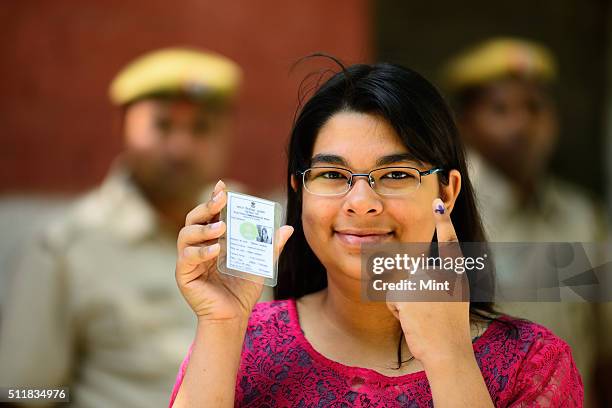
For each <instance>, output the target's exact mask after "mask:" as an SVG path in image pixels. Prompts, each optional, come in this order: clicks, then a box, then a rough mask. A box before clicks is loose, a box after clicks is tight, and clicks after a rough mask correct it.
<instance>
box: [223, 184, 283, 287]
mask: <svg viewBox="0 0 612 408" xmlns="http://www.w3.org/2000/svg"><path fill="white" fill-rule="evenodd" d="M282 211H283V209H282V206H281V205H280V204H279V203H277V202H275V201H269V200H264V199H262V198H258V197H253V196H250V195H246V194H240V193H235V192H232V191H228V192H227V205H226V206H225V208H223V210H222V211H221V215H220V219H221V220H222V221H225V224H226V226H227V230H226V232H225V234H223V235H222V236H221V237H220V238H219V245H220V246H221V252H220V253H219V258H218V259H217V268H218V269H219V271H220V272H222V273H225V274H228V275H233V276H237V277H239V278H243V279H248V280H251V281H254V282H259V283H263V284H264V285H267V286H276V278H277V275H278V253H277V249H276V247H277V245H276V241H277V240H278V229H279V228H280V225H281V221H282Z"/></svg>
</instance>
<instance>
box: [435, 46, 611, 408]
mask: <svg viewBox="0 0 612 408" xmlns="http://www.w3.org/2000/svg"><path fill="white" fill-rule="evenodd" d="M557 78H558V69H557V64H556V62H555V59H554V57H553V55H552V53H551V52H550V51H549V50H548V49H547V48H545V47H544V46H542V45H540V44H537V43H534V42H531V41H527V40H524V39H519V38H494V39H489V40H486V41H484V42H482V43H480V44H477V45H476V46H474V47H471V48H469V49H468V50H466V51H464V52H462V53H460V54H459V55H457V56H455V57H454V58H453V59H451V60H450V61H449V62H448V64H447V65H446V66H445V68H444V70H443V73H442V78H441V82H442V85H443V87H444V88H445V90H446V91H447V92H448V93H449V95H450V96H451V100H452V102H453V105H454V108H455V110H456V112H457V122H458V126H459V130H460V133H461V135H462V137H463V138H464V140H465V142H466V145H467V147H468V162H469V171H470V179H471V181H472V183H473V184H474V189H475V191H476V195H477V199H478V203H479V209H480V212H481V215H482V217H483V224H484V227H485V230H486V231H487V235H488V238H489V240H490V241H492V242H534V241H539V242H589V243H592V242H600V243H602V242H605V241H606V239H607V227H608V225H607V222H606V219H605V217H604V216H603V211H602V207H601V206H599V205H598V204H597V203H596V201H595V200H593V199H592V198H590V197H589V196H588V195H587V194H586V193H584V192H583V191H581V190H580V189H579V188H578V187H576V186H573V185H571V184H570V183H568V182H566V181H564V180H561V179H560V178H558V177H556V176H554V175H553V174H551V172H550V167H549V165H550V158H551V156H552V153H553V151H554V148H555V145H556V142H557V133H558V126H559V125H558V119H557V113H556V106H555V101H554V98H553V96H552V92H551V90H552V86H553V85H554V83H555V81H557ZM495 255H496V257H497V259H498V260H501V261H503V262H508V264H510V263H511V262H512V260H511V259H505V258H504V254H503V253H497V254H495ZM510 269H512V268H510ZM517 273H519V272H518V271H514V272H512V271H511V272H510V273H507V274H504V273H503V272H501V273H498V276H497V279H498V280H499V281H501V285H502V286H503V285H504V284H505V283H504V282H506V283H509V284H510V283H511V281H512V280H516V279H518V278H519V277H518V275H517ZM517 300H520V299H517ZM498 306H499V308H500V309H501V311H503V312H506V313H509V314H511V315H515V316H520V317H524V318H527V319H529V320H532V321H535V322H538V323H541V324H544V325H545V326H546V327H548V328H550V329H551V330H552V331H554V332H555V334H557V335H558V336H560V337H562V338H563V339H564V340H566V341H567V342H568V343H569V345H570V346H571V347H572V353H573V355H574V358H575V361H576V363H577V366H578V368H579V370H580V373H581V375H582V378H583V381H584V383H585V396H587V401H588V399H589V397H590V396H589V395H588V394H589V392H590V390H591V389H592V388H591V379H592V374H593V372H594V366H595V360H596V344H597V339H598V338H599V337H601V336H602V334H601V333H600V331H599V330H598V323H597V322H596V321H594V319H593V315H594V313H593V312H594V308H596V307H598V306H596V305H592V304H589V303H570V302H562V303H561V302H509V303H501V304H498Z"/></svg>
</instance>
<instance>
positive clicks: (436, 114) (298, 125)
mask: <svg viewBox="0 0 612 408" xmlns="http://www.w3.org/2000/svg"><path fill="white" fill-rule="evenodd" d="M329 58H331V59H332V60H333V61H335V62H336V63H337V64H338V65H339V67H340V68H341V71H340V72H338V73H336V74H335V75H333V76H332V77H331V78H330V79H328V80H327V81H326V82H325V83H324V84H323V85H321V86H320V87H319V88H318V89H317V90H316V91H315V93H314V94H313V96H312V97H311V98H310V99H309V100H308V101H307V102H306V103H305V104H304V106H303V107H302V109H301V111H299V113H298V115H297V116H296V119H295V122H294V125H293V129H292V131H291V137H290V141H289V147H288V152H287V153H288V159H289V160H288V161H289V163H288V169H287V224H288V225H291V226H293V227H294V228H295V231H294V233H293V236H292V237H291V239H289V241H288V242H287V244H286V246H285V248H284V250H283V252H282V254H281V257H280V259H279V275H278V284H277V286H276V287H275V290H274V295H275V298H276V299H288V298H295V299H297V298H299V297H301V296H304V295H307V294H310V293H314V292H317V291H319V290H322V289H324V288H326V287H327V275H326V271H325V268H324V266H323V265H322V264H321V262H320V261H319V259H318V258H317V257H316V255H315V254H314V252H313V251H312V249H311V248H310V246H309V245H308V243H307V242H306V237H305V236H304V229H303V226H302V186H301V185H299V186H298V189H297V191H294V190H293V189H292V187H291V176H292V175H296V173H297V172H298V171H303V170H305V169H307V168H308V167H310V159H311V155H312V149H313V146H314V143H315V139H316V137H317V135H318V133H319V130H320V129H321V128H322V126H323V125H324V124H325V123H326V122H327V121H328V120H329V119H330V118H331V117H332V116H333V115H334V114H336V113H338V112H342V111H351V112H358V113H367V114H374V115H377V116H379V117H382V118H384V119H385V120H386V121H387V122H388V123H389V124H390V125H391V126H392V127H393V128H394V129H395V131H396V132H397V134H398V135H399V137H400V139H401V141H402V142H403V144H404V146H405V147H406V149H408V151H409V152H410V153H412V154H413V155H414V157H415V158H417V159H418V160H420V161H422V162H423V163H428V164H431V165H432V166H434V167H441V168H443V169H446V172H444V173H438V177H439V182H440V183H442V184H448V171H449V170H451V169H456V170H458V171H459V172H460V173H461V176H462V179H461V191H460V193H459V195H458V196H457V199H456V202H455V205H454V208H453V211H452V213H451V220H452V222H453V225H454V227H455V231H456V233H457V238H458V240H459V242H482V243H485V242H486V238H485V233H484V230H483V227H482V224H481V220H480V215H479V213H478V209H477V207H476V202H475V198H474V190H473V188H472V184H471V183H470V180H469V178H468V172H467V165H466V159H465V153H464V148H463V144H462V142H461V140H460V137H459V133H458V130H457V127H456V125H455V121H454V119H453V115H452V112H451V110H450V108H449V107H448V105H447V103H446V102H445V101H444V99H443V97H442V96H441V95H440V93H439V92H438V91H437V89H436V88H435V87H434V86H433V85H432V84H430V83H429V82H428V81H427V80H426V79H425V78H423V77H422V76H421V75H419V74H418V73H416V72H415V71H412V70H410V69H408V68H404V67H401V66H398V65H393V64H387V63H379V64H373V65H368V64H358V65H352V66H349V67H346V68H345V67H344V66H343V65H342V64H341V63H340V62H339V61H337V60H336V59H334V58H333V57H329ZM298 179H299V177H298ZM442 198H444V197H442ZM432 240H434V241H435V240H436V237H435V234H434V237H433V239H432ZM485 245H486V244H485ZM468 278H469V274H468ZM487 280H488V281H489V282H488V283H486V285H488V286H490V287H489V288H488V290H490V293H491V294H492V293H493V292H492V290H493V288H494V286H493V282H494V276H493V270H492V269H491V270H490V271H489V274H488V277H487ZM482 285H483V282H482V279H479V288H481V289H482V287H483V286H482ZM470 289H472V280H470ZM495 313H496V312H495V310H494V308H493V304H492V303H490V302H471V303H470V314H471V316H472V318H475V317H480V318H485V319H486V318H489V317H490V316H492V315H494V314H495ZM400 342H401V339H400ZM399 364H400V365H401V354H399Z"/></svg>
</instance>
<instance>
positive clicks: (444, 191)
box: [440, 169, 461, 213]
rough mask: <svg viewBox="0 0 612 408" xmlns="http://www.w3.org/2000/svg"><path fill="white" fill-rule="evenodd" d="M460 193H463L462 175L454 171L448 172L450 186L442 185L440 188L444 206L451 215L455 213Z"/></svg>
mask: <svg viewBox="0 0 612 408" xmlns="http://www.w3.org/2000/svg"><path fill="white" fill-rule="evenodd" d="M459 191H461V173H459V171H458V170H455V169H453V170H451V171H449V172H448V184H447V185H444V184H441V188H440V198H441V199H442V201H444V206H445V207H446V208H447V209H448V212H449V213H450V212H452V211H453V207H454V206H455V201H457V197H458V196H459Z"/></svg>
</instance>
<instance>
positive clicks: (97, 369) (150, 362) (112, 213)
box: [0, 167, 213, 408]
mask: <svg viewBox="0 0 612 408" xmlns="http://www.w3.org/2000/svg"><path fill="white" fill-rule="evenodd" d="M212 188H213V186H210V187H209V188H207V189H206V191H204V192H203V194H202V201H205V200H208V199H209V197H210V194H211V192H212ZM175 262H176V236H175V234H174V233H168V232H165V231H164V230H163V228H162V227H161V226H160V224H159V221H158V219H157V216H156V214H155V212H154V210H153V209H152V207H151V206H150V205H149V204H148V203H147V201H146V200H145V199H144V198H143V197H142V196H141V195H140V193H139V192H138V190H137V188H136V187H135V185H134V184H133V183H132V182H131V181H130V179H129V176H128V174H127V172H126V171H124V170H122V169H121V168H120V167H115V168H114V169H113V170H112V171H111V173H110V175H109V176H108V177H107V179H106V181H105V182H104V183H103V185H102V186H100V187H99V188H97V189H96V190H94V191H92V192H91V193H89V194H87V195H86V196H85V197H83V198H82V199H80V200H78V201H77V202H76V203H75V204H74V205H73V206H72V208H71V209H70V210H69V211H67V215H65V216H62V217H61V218H60V219H57V220H55V221H54V222H53V223H52V224H51V225H50V226H49V227H48V228H46V229H45V230H44V231H43V232H42V233H41V234H38V235H37V237H36V239H35V240H34V242H32V243H31V245H29V246H27V247H26V248H25V251H24V256H23V257H22V259H21V261H20V262H19V266H18V268H17V270H16V271H15V273H14V274H13V279H12V286H11V288H10V290H9V293H8V299H7V301H6V302H5V306H6V309H5V310H4V313H3V318H2V326H1V328H0V362H1V363H0V386H40V387H56V386H62V385H66V386H69V387H70V391H71V399H72V401H73V402H72V405H71V406H74V407H95V408H98V407H99V408H108V407H125V408H127V407H162V406H166V405H167V404H168V400H169V395H170V391H171V390H172V385H173V384H174V380H175V376H176V373H177V370H178V367H179V365H180V362H181V361H182V359H183V358H184V357H185V353H186V351H187V350H188V348H189V345H190V343H191V342H192V340H193V337H194V329H195V324H196V321H195V316H194V314H193V312H192V311H191V309H190V308H189V306H188V305H187V303H186V302H185V300H184V299H183V298H182V296H181V294H180V291H179V290H178V288H177V285H176V281H175V277H174V270H175Z"/></svg>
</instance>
